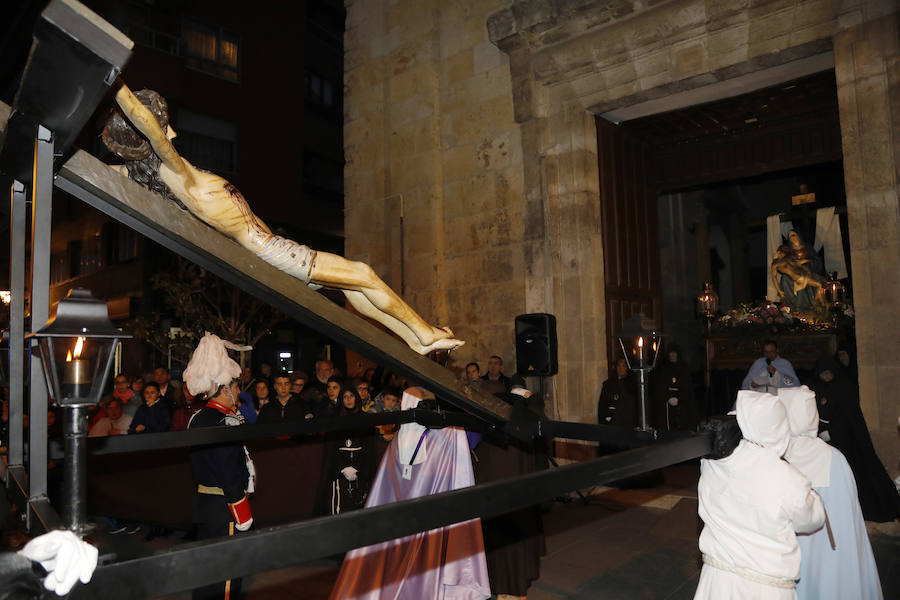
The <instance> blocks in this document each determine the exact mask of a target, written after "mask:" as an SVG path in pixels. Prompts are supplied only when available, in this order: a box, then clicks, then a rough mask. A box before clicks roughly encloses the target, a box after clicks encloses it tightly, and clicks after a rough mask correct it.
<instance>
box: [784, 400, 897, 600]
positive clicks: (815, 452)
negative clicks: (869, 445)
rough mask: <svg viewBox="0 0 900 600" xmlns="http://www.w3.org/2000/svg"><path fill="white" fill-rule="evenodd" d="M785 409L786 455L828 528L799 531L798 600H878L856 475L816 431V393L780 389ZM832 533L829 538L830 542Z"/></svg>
mask: <svg viewBox="0 0 900 600" xmlns="http://www.w3.org/2000/svg"><path fill="white" fill-rule="evenodd" d="M778 399H779V400H781V402H782V403H783V404H784V406H785V408H786V409H787V415H788V422H789V423H790V426H791V441H790V444H789V445H788V449H787V452H785V454H784V458H785V459H786V460H787V461H788V462H789V463H791V464H792V465H794V466H795V467H797V469H798V470H799V471H800V472H801V473H803V474H804V475H806V476H807V477H808V478H809V480H810V482H811V483H812V486H813V489H815V490H816V492H817V493H818V494H819V496H821V498H822V503H823V504H824V505H825V510H826V511H827V512H828V524H829V526H830V530H831V538H830V537H829V531H828V528H822V529H820V530H819V531H817V532H815V533H812V534H808V535H806V534H805V535H798V536H797V541H798V542H799V543H800V553H801V556H802V564H801V567H800V581H799V582H798V583H797V595H798V597H799V598H800V600H831V599H834V600H840V599H843V598H855V599H858V600H881V599H882V598H883V595H882V592H881V582H880V580H879V579H878V568H877V567H876V565H875V557H874V555H873V554H872V545H871V544H870V543H869V536H868V535H867V534H866V523H865V521H864V520H863V515H862V509H861V508H860V506H859V498H858V497H857V495H856V481H855V480H854V479H853V471H851V470H850V465H849V464H847V459H845V458H844V455H843V454H841V451H840V450H838V449H837V448H832V447H831V446H829V445H828V444H826V443H825V442H824V441H822V440H821V439H819V438H818V437H817V434H818V431H819V411H818V409H817V408H816V394H815V392H813V391H811V390H810V389H809V388H808V387H806V386H805V385H804V386H803V387H799V388H785V389H779V390H778ZM832 538H833V543H832Z"/></svg>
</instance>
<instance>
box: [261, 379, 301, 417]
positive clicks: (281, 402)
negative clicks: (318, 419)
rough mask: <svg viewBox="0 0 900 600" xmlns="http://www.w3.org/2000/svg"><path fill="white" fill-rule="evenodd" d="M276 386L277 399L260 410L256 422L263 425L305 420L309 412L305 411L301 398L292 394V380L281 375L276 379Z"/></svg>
mask: <svg viewBox="0 0 900 600" xmlns="http://www.w3.org/2000/svg"><path fill="white" fill-rule="evenodd" d="M274 385H275V399H274V400H272V401H270V402H267V403H266V404H265V406H263V407H262V408H260V409H259V416H258V417H257V419H256V422H257V423H259V424H261V425H262V424H266V423H283V422H285V421H299V420H300V419H303V418H304V417H305V416H306V413H307V411H306V410H304V406H303V405H302V401H301V400H300V398H298V397H296V396H294V395H293V394H291V380H290V378H289V377H288V376H287V375H285V374H279V375H278V376H276V377H275V384H274Z"/></svg>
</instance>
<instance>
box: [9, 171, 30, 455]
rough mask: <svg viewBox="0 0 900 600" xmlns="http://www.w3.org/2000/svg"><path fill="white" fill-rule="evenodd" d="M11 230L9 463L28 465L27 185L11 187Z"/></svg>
mask: <svg viewBox="0 0 900 600" xmlns="http://www.w3.org/2000/svg"><path fill="white" fill-rule="evenodd" d="M10 191H11V197H10V221H9V222H10V227H9V257H10V259H9V289H10V295H11V297H10V301H9V370H8V371H7V376H8V378H9V381H8V382H7V383H8V384H9V464H10V466H21V465H24V464H25V453H24V436H23V429H22V423H23V418H22V416H23V414H24V408H25V231H26V227H25V223H26V217H25V210H26V204H27V203H28V200H27V199H26V197H25V186H24V185H23V184H22V183H21V182H19V181H15V182H13V185H12V186H11V188H10Z"/></svg>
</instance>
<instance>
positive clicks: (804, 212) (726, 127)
mask: <svg viewBox="0 0 900 600" xmlns="http://www.w3.org/2000/svg"><path fill="white" fill-rule="evenodd" d="M597 129H598V155H599V161H600V169H599V171H600V180H601V181H600V201H601V207H602V215H603V230H604V259H605V261H604V262H605V268H606V280H607V286H606V304H607V334H608V336H609V340H610V342H611V343H609V344H608V347H609V348H610V356H609V359H610V361H611V363H613V362H614V356H615V352H616V350H617V345H616V344H614V343H613V342H614V337H613V336H614V334H615V332H616V331H618V328H619V327H620V326H621V321H622V320H623V319H624V318H627V317H628V316H629V315H630V314H631V313H632V312H638V311H641V312H644V313H645V314H646V315H647V316H649V317H652V318H653V319H654V320H656V322H657V324H658V325H660V326H661V327H662V328H663V329H664V331H665V332H666V333H668V334H670V336H671V337H670V340H671V341H674V342H676V343H678V345H679V346H680V347H681V349H682V353H683V356H684V357H685V358H687V360H688V361H689V362H691V363H692V365H693V367H694V368H695V370H697V369H700V370H702V368H703V364H704V362H705V355H704V348H705V346H704V342H703V336H702V332H703V326H702V322H701V320H700V319H699V318H698V317H697V316H696V315H695V307H694V303H695V298H696V296H697V294H698V293H699V292H700V291H701V289H702V286H703V283H704V281H712V282H713V284H714V286H715V289H716V290H717V291H718V293H719V295H720V298H721V308H722V310H729V309H732V308H735V307H736V306H738V305H740V304H741V303H750V302H754V301H757V302H759V301H763V300H764V299H765V298H766V296H767V295H769V294H771V293H772V290H771V289H770V286H768V285H767V281H768V279H769V272H770V263H771V256H768V255H767V252H768V249H767V224H766V220H767V218H768V217H771V216H773V215H780V218H779V222H780V223H783V224H784V227H787V228H790V227H791V226H793V228H794V229H796V230H797V231H798V232H799V233H800V234H801V236H803V237H804V238H805V239H806V240H808V243H809V244H810V245H812V244H813V243H814V242H815V241H816V236H815V232H816V214H817V210H818V209H821V208H826V207H828V208H830V207H833V208H834V210H835V213H836V214H837V221H836V222H837V223H839V228H840V234H841V235H840V240H841V241H842V243H843V254H844V256H845V258H846V260H845V264H846V271H845V272H842V273H841V276H842V281H843V282H844V283H845V285H847V286H848V288H849V281H850V280H849V267H850V260H849V238H848V232H847V216H846V197H845V193H844V181H843V164H842V154H841V136H840V122H839V117H838V102H837V86H836V83H835V78H834V71H833V70H828V71H824V72H821V73H817V74H814V75H810V76H806V77H802V78H798V79H795V80H792V81H788V82H785V83H782V84H779V85H776V86H773V87H768V88H764V89H760V90H756V91H753V92H750V93H747V94H743V95H740V96H735V97H731V98H726V99H723V100H717V101H715V102H710V103H707V104H701V105H695V106H690V107H687V108H682V109H679V110H673V111H669V112H664V113H659V114H654V115H650V116H644V117H641V118H637V119H633V120H630V121H625V122H623V123H620V124H619V125H618V126H616V125H613V124H611V123H609V122H608V121H606V120H604V119H602V118H598V119H597ZM813 199H814V202H810V200H813ZM641 213H643V217H642V216H641ZM770 223H771V221H770ZM785 232H786V230H785ZM820 252H821V251H820ZM820 258H822V257H821V255H820Z"/></svg>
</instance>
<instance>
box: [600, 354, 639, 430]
mask: <svg viewBox="0 0 900 600" xmlns="http://www.w3.org/2000/svg"><path fill="white" fill-rule="evenodd" d="M637 402H638V390H637V380H636V379H635V377H634V374H633V373H631V372H630V371H629V370H628V364H627V363H626V362H625V359H624V358H620V359H618V360H617V361H616V367H615V372H614V373H613V374H612V376H610V378H609V379H607V380H606V381H604V382H603V389H602V390H601V391H600V400H599V401H598V402H597V422H598V423H600V424H601V425H613V426H616V427H627V428H629V429H631V428H633V427H636V426H637V424H638V423H637V412H638V411H637Z"/></svg>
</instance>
